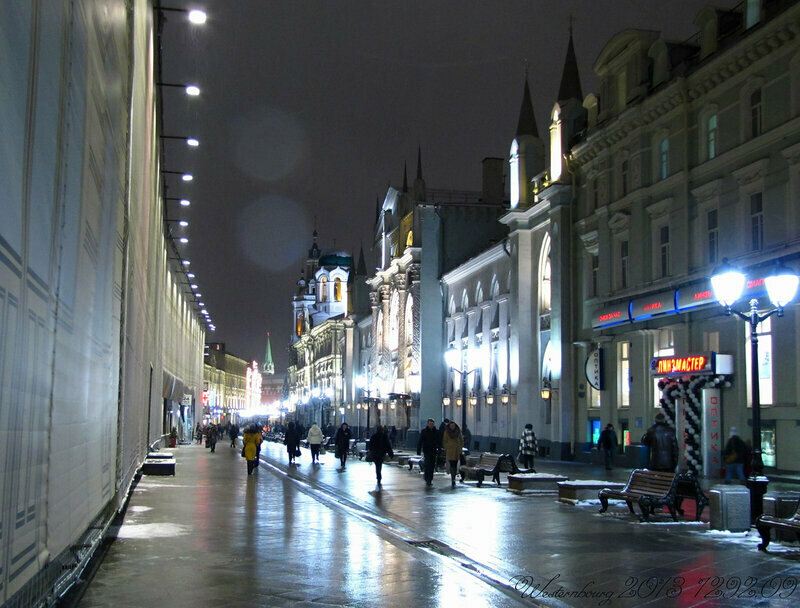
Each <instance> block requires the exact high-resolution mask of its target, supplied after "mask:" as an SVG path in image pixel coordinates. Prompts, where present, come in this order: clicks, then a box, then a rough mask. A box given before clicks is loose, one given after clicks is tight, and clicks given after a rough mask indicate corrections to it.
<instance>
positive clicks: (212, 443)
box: [206, 424, 219, 454]
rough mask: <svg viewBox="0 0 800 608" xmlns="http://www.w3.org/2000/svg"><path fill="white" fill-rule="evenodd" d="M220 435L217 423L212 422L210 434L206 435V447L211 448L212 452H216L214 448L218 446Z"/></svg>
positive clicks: (209, 429)
mask: <svg viewBox="0 0 800 608" xmlns="http://www.w3.org/2000/svg"><path fill="white" fill-rule="evenodd" d="M218 436H219V431H217V425H216V424H212V425H211V426H210V427H209V428H208V435H207V436H206V447H207V448H211V453H212V454H213V453H214V450H215V449H216V447H217V437H218Z"/></svg>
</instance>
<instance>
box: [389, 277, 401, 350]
mask: <svg viewBox="0 0 800 608" xmlns="http://www.w3.org/2000/svg"><path fill="white" fill-rule="evenodd" d="M399 337H400V294H399V293H397V292H396V291H395V292H393V293H392V299H391V300H390V301H389V336H388V340H387V345H386V346H387V348H388V349H389V350H395V349H397V346H398V342H399Z"/></svg>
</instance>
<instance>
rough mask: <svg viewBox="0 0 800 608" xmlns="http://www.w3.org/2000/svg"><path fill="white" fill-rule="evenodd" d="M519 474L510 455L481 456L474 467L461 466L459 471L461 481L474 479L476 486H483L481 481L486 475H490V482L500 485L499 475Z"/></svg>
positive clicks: (488, 453) (489, 454) (490, 454)
mask: <svg viewBox="0 0 800 608" xmlns="http://www.w3.org/2000/svg"><path fill="white" fill-rule="evenodd" d="M521 472H522V471H520V468H519V467H518V466H517V463H516V462H515V461H514V457H513V456H512V455H511V454H492V453H490V452H484V453H483V454H481V456H480V458H479V459H478V463H477V464H476V465H475V466H474V467H469V466H466V465H462V466H461V468H460V469H459V473H460V474H461V481H464V480H465V479H476V480H477V481H478V486H481V485H482V484H483V479H484V477H485V476H487V475H491V476H492V481H494V482H495V483H496V484H497V485H500V473H521Z"/></svg>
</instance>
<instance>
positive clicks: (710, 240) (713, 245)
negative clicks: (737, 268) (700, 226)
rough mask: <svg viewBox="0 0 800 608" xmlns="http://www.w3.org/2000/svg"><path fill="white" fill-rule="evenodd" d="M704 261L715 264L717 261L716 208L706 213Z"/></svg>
mask: <svg viewBox="0 0 800 608" xmlns="http://www.w3.org/2000/svg"><path fill="white" fill-rule="evenodd" d="M706 256H707V257H706V261H707V262H708V263H709V264H716V263H717V261H718V260H719V214H718V212H717V209H716V207H715V208H714V209H709V210H707V211H706Z"/></svg>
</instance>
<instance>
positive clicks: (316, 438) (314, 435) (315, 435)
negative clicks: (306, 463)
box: [306, 422, 322, 464]
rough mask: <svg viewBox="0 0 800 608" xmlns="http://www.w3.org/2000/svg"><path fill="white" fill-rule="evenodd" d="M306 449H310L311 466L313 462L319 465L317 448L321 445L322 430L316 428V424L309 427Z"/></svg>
mask: <svg viewBox="0 0 800 608" xmlns="http://www.w3.org/2000/svg"><path fill="white" fill-rule="evenodd" d="M306 441H308V447H309V448H311V464H314V463H315V462H316V463H317V464H319V447H320V446H321V445H322V430H321V429H320V428H319V427H318V426H317V423H316V422H315V423H314V424H312V425H311V428H310V429H308V435H306Z"/></svg>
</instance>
